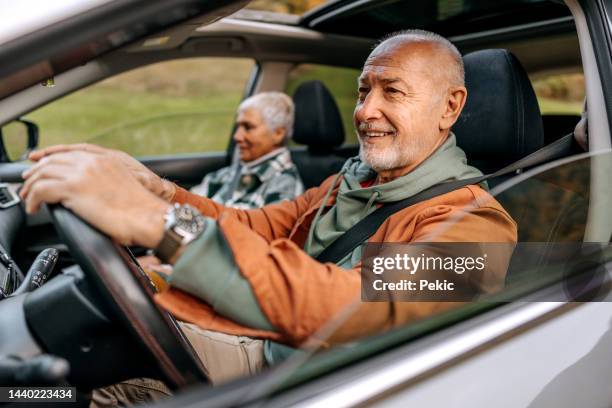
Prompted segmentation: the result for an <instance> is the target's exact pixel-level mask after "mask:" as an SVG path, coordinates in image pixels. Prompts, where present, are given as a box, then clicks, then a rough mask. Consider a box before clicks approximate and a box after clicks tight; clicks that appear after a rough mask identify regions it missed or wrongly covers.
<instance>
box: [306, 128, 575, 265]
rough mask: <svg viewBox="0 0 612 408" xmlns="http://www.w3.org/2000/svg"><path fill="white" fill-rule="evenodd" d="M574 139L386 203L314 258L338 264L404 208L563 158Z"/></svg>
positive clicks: (550, 145)
mask: <svg viewBox="0 0 612 408" xmlns="http://www.w3.org/2000/svg"><path fill="white" fill-rule="evenodd" d="M574 143H576V142H575V140H574V135H573V133H570V134H568V135H566V136H563V137H562V138H560V139H559V140H557V141H555V142H553V143H551V144H549V145H546V146H544V147H543V148H541V149H539V150H536V151H535V152H533V153H531V154H529V155H527V156H525V157H523V158H522V159H520V160H518V161H516V162H514V163H512V164H510V165H508V166H506V167H504V168H502V169H501V170H498V171H496V172H495V173H491V174H486V175H483V176H479V177H471V178H468V179H463V180H455V181H450V182H446V183H442V184H436V185H435V186H432V187H430V188H428V189H426V190H423V191H421V192H420V193H417V194H415V195H413V196H412V197H408V198H405V199H403V200H400V201H395V202H392V203H387V204H385V205H383V206H382V207H380V208H378V209H376V210H374V211H373V212H371V213H370V214H368V215H367V216H366V217H365V218H363V219H362V220H361V221H359V222H358V223H357V224H355V225H353V226H352V227H351V228H349V229H348V230H347V231H346V232H344V234H342V235H341V236H339V237H338V238H336V240H335V241H333V242H332V243H331V244H330V245H329V246H328V247H327V248H325V249H324V250H323V252H321V253H320V254H319V255H318V256H317V257H316V258H315V259H316V260H317V261H319V262H333V263H338V262H340V261H341V260H342V259H343V258H344V257H345V256H346V255H347V254H349V253H351V252H352V251H353V250H354V249H355V248H356V247H357V246H359V245H361V244H362V243H363V242H366V241H367V240H368V238H370V237H371V236H372V235H373V234H374V233H375V232H376V231H377V230H378V228H379V227H380V226H381V225H382V223H383V222H385V220H386V219H387V218H389V217H390V216H391V215H393V214H395V213H396V212H398V211H401V210H403V209H404V208H406V207H409V206H411V205H414V204H417V203H419V202H421V201H425V200H429V199H432V198H434V197H437V196H439V195H442V194H446V193H449V192H451V191H453V190H457V189H459V188H462V187H465V186H469V185H474V184H479V183H482V182H483V181H486V180H488V179H491V178H495V177H500V176H504V175H507V174H510V173H515V172H517V171H519V170H522V169H526V168H529V167H533V166H536V165H538V164H542V163H545V162H547V161H551V160H554V159H557V158H560V157H563V156H565V155H566V154H567V152H570V151H571V150H572V148H573V145H574Z"/></svg>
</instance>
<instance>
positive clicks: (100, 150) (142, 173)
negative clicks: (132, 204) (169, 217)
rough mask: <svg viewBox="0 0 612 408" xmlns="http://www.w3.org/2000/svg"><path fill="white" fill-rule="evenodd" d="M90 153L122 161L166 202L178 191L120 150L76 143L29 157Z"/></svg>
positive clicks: (37, 158) (150, 189)
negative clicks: (65, 153)
mask: <svg viewBox="0 0 612 408" xmlns="http://www.w3.org/2000/svg"><path fill="white" fill-rule="evenodd" d="M75 151H76V152H78V151H81V152H90V153H96V154H100V155H105V156H110V157H113V158H115V159H117V160H119V161H121V162H122V163H123V164H124V166H125V167H126V168H127V169H128V170H129V171H130V172H131V173H132V175H133V176H134V178H136V180H138V181H139V182H140V183H141V184H142V185H143V186H144V187H145V188H146V189H147V190H149V191H150V192H152V193H153V194H155V195H156V196H158V197H160V198H162V199H164V200H165V201H170V200H172V197H174V193H175V191H176V186H175V185H174V183H171V182H169V181H168V180H164V179H163V178H161V177H159V176H158V175H157V174H155V173H153V172H152V171H151V170H149V169H148V168H147V167H146V166H145V165H143V164H142V163H140V162H139V161H138V160H136V159H134V158H133V157H132V156H130V155H129V154H127V153H125V152H122V151H120V150H113V149H107V148H105V147H101V146H97V145H93V144H88V143H76V144H61V145H55V146H50V147H46V148H44V149H40V150H35V151H33V152H32V153H30V155H29V157H28V158H29V159H30V160H32V161H35V162H37V161H39V160H41V159H42V158H44V157H47V156H50V155H52V154H56V153H62V152H75Z"/></svg>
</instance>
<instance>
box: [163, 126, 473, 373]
mask: <svg viewBox="0 0 612 408" xmlns="http://www.w3.org/2000/svg"><path fill="white" fill-rule="evenodd" d="M480 175H482V173H481V172H480V171H479V170H478V169H476V168H474V167H471V166H468V165H467V159H466V157H465V153H464V152H463V150H461V149H460V148H459V147H457V144H456V139H455V136H454V134H452V133H451V134H450V136H449V138H448V139H447V140H446V141H445V143H444V144H443V145H442V146H440V148H439V149H437V150H436V151H435V152H434V153H433V154H432V155H431V156H430V157H428V158H427V159H426V160H425V161H424V162H423V163H421V164H420V165H419V166H417V167H416V168H415V169H414V170H413V171H411V172H410V173H408V174H406V175H404V176H402V177H399V178H397V179H395V180H392V181H390V182H388V183H384V184H379V185H373V186H370V187H361V183H362V182H366V181H368V180H371V179H373V178H375V177H376V172H374V170H372V169H371V168H370V167H368V166H367V165H366V164H364V163H363V162H362V161H361V160H360V159H359V158H358V157H355V158H351V159H349V160H348V161H347V162H346V163H345V165H344V166H343V168H342V170H341V171H340V173H338V175H337V176H336V178H335V179H334V182H333V183H332V184H331V186H330V188H329V190H328V191H327V194H326V196H325V199H324V200H323V202H327V200H328V198H329V196H330V195H331V193H332V191H333V189H334V186H335V185H336V184H337V183H338V180H339V179H340V177H342V180H341V181H340V187H339V190H338V194H337V196H336V204H335V205H334V206H333V207H332V208H331V209H330V210H329V211H328V212H327V213H325V214H324V215H321V214H322V212H323V209H324V206H322V207H321V208H319V210H318V211H317V213H316V215H315V218H314V219H313V222H312V225H311V227H310V232H309V235H308V239H307V241H306V244H305V245H304V251H305V252H306V253H308V254H309V255H311V256H312V257H316V256H317V255H318V254H319V253H321V252H322V251H323V249H324V248H326V247H327V246H328V245H330V244H331V243H332V242H333V241H334V240H335V239H337V238H338V237H339V236H340V235H342V234H343V233H344V232H345V231H347V230H348V229H349V228H350V227H352V226H353V225H355V224H356V223H357V222H358V221H360V220H361V219H362V218H364V217H365V216H366V215H368V214H369V213H371V212H372V211H374V210H375V209H376V205H377V204H384V203H389V202H394V201H399V200H402V199H404V198H408V197H411V196H413V195H415V194H417V193H419V192H421V191H423V190H425V189H427V188H429V187H431V186H433V185H436V184H439V183H442V182H445V181H451V180H460V179H465V178H470V177H476V176H480ZM206 224H207V225H206V229H205V231H204V233H203V234H202V235H201V236H200V237H198V238H197V239H196V240H194V241H193V242H192V243H191V244H189V246H188V247H187V249H186V250H185V252H184V253H183V255H182V256H181V257H180V258H179V260H178V262H177V263H176V264H175V265H174V271H173V273H172V276H171V278H170V284H171V285H172V286H174V287H176V288H179V289H182V290H184V291H185V292H188V293H190V294H192V295H194V296H196V297H199V298H201V299H203V300H204V301H206V302H207V303H208V304H209V305H211V306H212V307H213V308H214V309H215V310H216V311H217V312H218V313H219V314H221V315H223V316H226V317H228V318H231V319H232V320H234V321H236V322H238V323H240V324H243V325H246V326H249V327H253V328H257V329H263V330H269V331H274V327H273V326H272V325H271V323H270V322H269V320H268V319H267V317H266V316H265V315H264V313H263V312H262V310H261V308H260V307H259V304H258V302H257V299H256V297H255V295H254V293H253V291H252V289H251V287H250V284H249V282H248V281H247V280H246V279H245V278H244V277H243V276H242V275H241V274H240V272H239V270H238V267H237V266H236V264H235V262H234V261H233V259H232V255H231V251H230V249H229V247H228V245H227V243H226V242H225V239H224V238H223V235H222V234H221V232H220V231H219V229H218V228H217V224H216V222H215V221H214V220H212V219H209V220H207V223H206ZM364 244H365V243H364ZM360 258H361V246H359V247H357V248H356V249H355V250H354V251H353V252H352V253H351V254H348V255H347V256H346V257H345V258H344V259H342V260H341V261H340V262H338V265H339V266H341V267H343V268H347V269H349V268H351V267H353V266H354V265H356V264H357V263H358V262H359V261H360ZM210 265H215V267H214V268H211V267H210ZM292 350H293V349H291V348H288V347H286V346H282V345H280V344H277V343H272V342H267V344H266V348H265V356H266V360H267V362H268V363H269V364H274V363H276V362H278V361H280V360H282V359H284V358H285V357H286V356H287V354H288V352H290V351H292Z"/></svg>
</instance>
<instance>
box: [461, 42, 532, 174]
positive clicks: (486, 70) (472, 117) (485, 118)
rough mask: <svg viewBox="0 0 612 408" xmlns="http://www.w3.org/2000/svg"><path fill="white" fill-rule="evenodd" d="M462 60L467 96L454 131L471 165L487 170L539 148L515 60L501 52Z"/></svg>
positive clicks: (525, 83) (524, 80)
mask: <svg viewBox="0 0 612 408" xmlns="http://www.w3.org/2000/svg"><path fill="white" fill-rule="evenodd" d="M463 61H464V64H465V80H466V87H467V90H468V96H467V102H466V105H465V107H464V109H463V112H462V113H461V116H460V117H459V120H458V121H457V123H455V125H454V126H453V132H455V134H456V136H457V144H458V145H459V146H460V147H461V148H462V149H463V150H464V151H465V153H466V155H467V157H468V159H469V160H470V162H472V163H473V164H474V165H476V166H480V167H481V170H483V171H490V170H492V169H499V168H501V167H503V166H505V165H507V164H510V163H512V162H514V161H516V160H518V159H520V158H521V157H524V156H526V155H527V154H529V153H532V152H534V151H535V150H538V149H540V148H541V147H542V146H543V145H544V129H543V126H542V117H541V116H540V108H539V107H538V101H537V99H536V96H535V92H534V91H533V87H532V86H531V82H529V78H528V77H527V74H526V73H525V70H524V69H523V67H522V66H521V64H520V62H519V61H518V60H517V59H516V57H515V56H514V55H512V54H511V53H510V52H508V51H506V50H482V51H476V52H472V53H470V54H467V55H465V56H464V57H463Z"/></svg>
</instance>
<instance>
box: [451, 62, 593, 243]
mask: <svg viewBox="0 0 612 408" xmlns="http://www.w3.org/2000/svg"><path fill="white" fill-rule="evenodd" d="M464 63H465V70H466V87H467V89H468V99H467V103H466V106H465V108H464V111H463V113H462V114H461V117H460V118H459V120H458V122H457V123H456V124H455V126H454V127H453V131H454V132H455V134H456V135H457V144H458V145H459V146H460V147H461V148H462V149H463V150H464V151H465V152H466V154H467V157H468V160H469V161H470V162H471V164H473V165H474V166H476V167H478V168H480V169H481V170H482V171H483V172H484V173H490V172H493V171H495V170H498V169H500V168H502V167H504V166H506V165H508V164H511V163H512V162H515V161H517V160H518V159H520V158H522V157H524V156H526V155H527V154H529V153H532V152H534V151H535V150H538V149H540V148H542V147H543V146H544V140H545V138H544V129H543V125H542V118H541V115H540V110H539V107H538V103H537V99H536V96H535V92H534V91H533V88H532V86H531V83H530V82H529V79H528V77H527V74H526V73H525V71H524V69H523V67H522V66H521V65H520V63H519V61H518V60H517V59H516V58H515V57H514V56H513V55H512V54H510V53H509V52H508V51H506V50H483V51H477V52H473V53H470V54H467V55H465V57H464ZM568 154H572V152H568ZM574 170H578V169H577V168H574ZM578 173H580V174H588V172H585V171H574V172H572V168H571V166H570V167H568V166H565V167H559V168H557V169H554V170H550V171H549V172H548V173H547V174H544V175H542V176H536V177H531V178H529V179H527V180H523V181H521V182H519V183H517V184H516V185H514V186H512V187H509V188H508V189H507V190H505V191H504V192H502V193H500V194H498V195H497V199H498V200H499V201H500V203H501V204H502V205H503V206H504V208H505V209H506V210H507V211H508V212H509V213H510V215H512V217H513V218H514V220H515V221H516V222H517V224H518V235H519V241H520V242H525V241H531V242H534V241H537V242H556V241H580V240H581V239H582V237H583V236H584V228H585V221H586V214H587V209H588V184H589V183H588V180H585V179H584V178H583V177H577V176H576V174H578ZM572 174H573V176H572ZM507 178H509V176H508V177H507ZM500 181H503V180H499V179H494V180H491V181H489V186H494V185H496V184H498V183H499V182H500Z"/></svg>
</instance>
